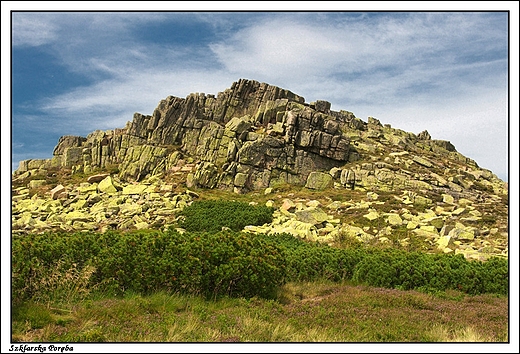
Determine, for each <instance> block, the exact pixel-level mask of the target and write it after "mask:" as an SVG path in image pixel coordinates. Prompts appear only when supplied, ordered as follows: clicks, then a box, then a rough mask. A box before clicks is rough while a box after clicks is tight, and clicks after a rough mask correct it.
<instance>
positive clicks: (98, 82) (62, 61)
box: [11, 11, 509, 180]
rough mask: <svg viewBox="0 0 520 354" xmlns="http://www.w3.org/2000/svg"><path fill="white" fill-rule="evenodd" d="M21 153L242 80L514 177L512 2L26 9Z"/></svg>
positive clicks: (17, 54)
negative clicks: (355, 7)
mask: <svg viewBox="0 0 520 354" xmlns="http://www.w3.org/2000/svg"><path fill="white" fill-rule="evenodd" d="M11 18H12V47H11V49H12V119H11V129H12V145H11V146H12V155H11V170H14V169H16V168H17V167H18V163H19V161H20V160H24V159H29V158H50V157H52V151H53V148H54V146H55V145H56V143H57V142H58V139H59V138H60V136H62V135H80V136H86V135H87V134H88V133H90V132H92V131H94V130H97V129H102V130H107V129H113V128H122V127H124V126H125V124H126V122H127V121H129V120H131V119H132V116H133V113H134V112H140V113H143V114H151V113H152V112H153V110H154V108H155V107H156V106H157V104H158V102H159V101H160V100H161V99H163V98H165V97H167V96H169V95H174V96H179V97H185V96H187V95H188V94H189V93H190V92H204V93H213V94H217V93H218V92H220V91H223V90H225V89H226V88H228V87H229V86H230V85H231V84H232V83H233V82H234V81H236V80H238V79H240V78H247V79H254V80H258V81H261V82H267V83H269V84H272V85H276V86H280V87H283V88H286V89H289V90H291V91H293V92H294V93H296V94H298V95H301V96H303V97H305V99H306V101H307V102H311V101H315V100H317V99H324V100H328V101H330V102H331V103H332V109H333V110H337V111H339V110H341V109H345V110H349V111H351V112H353V113H354V114H355V115H356V116H357V117H359V118H361V119H363V120H365V121H366V120H367V117H368V116H373V117H376V118H378V119H379V120H380V121H381V122H382V123H384V124H391V125H392V127H394V128H398V129H402V130H405V131H410V132H414V133H416V134H417V133H419V132H421V131H422V130H428V132H429V133H430V135H431V136H432V138H433V139H443V140H449V141H451V142H452V143H453V144H454V145H455V147H456V148H457V150H458V151H459V152H461V153H462V154H464V155H465V156H467V157H470V158H472V159H474V160H475V161H476V162H477V163H478V164H479V166H480V167H483V168H487V169H490V170H491V171H493V172H494V173H495V174H497V175H498V176H499V177H500V178H502V179H503V180H507V179H508V176H507V174H508V133H509V132H508V110H507V108H508V14H507V12H337V11H336V12H272V11H271V12H229V11H228V12H226V11H223V12H14V13H12V17H11Z"/></svg>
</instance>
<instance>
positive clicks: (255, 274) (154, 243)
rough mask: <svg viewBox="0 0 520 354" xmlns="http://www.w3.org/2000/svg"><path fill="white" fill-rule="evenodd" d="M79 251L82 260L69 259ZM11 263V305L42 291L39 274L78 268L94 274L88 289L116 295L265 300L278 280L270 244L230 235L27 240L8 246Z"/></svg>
mask: <svg viewBox="0 0 520 354" xmlns="http://www.w3.org/2000/svg"><path fill="white" fill-rule="evenodd" d="M87 243H88V245H87ZM80 244H84V245H85V248H84V252H78V251H76V250H77V246H78V245H80ZM12 262H13V263H12V264H13V272H12V275H13V278H12V284H13V287H12V289H13V298H31V297H34V296H35V295H36V294H37V293H38V292H40V291H45V290H46V289H45V284H44V283H45V282H46V281H45V279H46V276H45V272H44V271H43V270H44V269H56V265H57V264H59V265H60V268H61V269H62V270H63V272H65V271H66V270H68V269H70V268H71V267H73V266H74V267H76V266H78V265H79V264H80V265H83V266H89V267H94V268H95V269H96V271H95V272H94V273H93V275H92V277H91V279H90V284H89V285H90V286H102V287H104V288H105V289H110V290H111V291H116V292H124V291H127V290H131V291H135V292H143V293H150V292H153V291H158V290H167V291H178V292H183V293H195V294H203V295H206V296H218V295H229V296H244V297H252V296H255V295H258V296H262V297H269V296H271V295H273V294H274V291H275V289H276V288H277V286H279V285H281V284H282V281H283V279H284V275H285V265H284V259H283V255H282V251H281V250H280V249H279V247H278V246H277V245H276V244H275V243H273V242H270V241H268V240H265V239H263V238H262V237H260V236H252V235H246V234H242V233H233V232H219V233H213V234H212V233H185V234H180V233H178V232H176V231H173V230H171V231H167V232H160V231H156V232H133V233H126V234H123V233H116V232H107V233H105V234H94V233H75V234H70V235H66V234H44V235H30V236H24V237H17V238H14V239H13V257H12ZM54 273H55V272H54ZM47 290H49V289H47Z"/></svg>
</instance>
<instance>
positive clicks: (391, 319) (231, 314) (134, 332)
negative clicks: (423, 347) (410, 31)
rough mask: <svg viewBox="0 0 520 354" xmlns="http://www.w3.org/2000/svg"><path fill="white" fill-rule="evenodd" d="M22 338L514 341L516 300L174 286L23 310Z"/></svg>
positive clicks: (311, 288)
mask: <svg viewBox="0 0 520 354" xmlns="http://www.w3.org/2000/svg"><path fill="white" fill-rule="evenodd" d="M12 310H13V316H12V340H13V341H14V342H68V343H70V342H73V343H78V342H79V343H85V342H168V343H171V342H177V343H188V342H189V343H192V342H197V343H199V342H200V343H205V342H256V343H258V342H278V343H283V342H413V343H421V342H460V341H462V342H474V341H475V342H506V341H507V340H508V299H507V297H497V296H493V295H480V296H468V295H465V294H462V293H458V292H455V291H450V292H448V293H443V294H442V296H433V295H428V294H424V293H420V292H415V291H399V290H390V289H381V288H371V287H367V286H361V285H352V284H334V283H328V282H314V283H289V284H286V285H285V286H283V287H282V288H281V289H280V290H279V294H278V297H277V298H276V299H274V300H266V299H260V298H252V299H244V298H220V299H218V300H206V299H204V298H202V297H197V296H187V295H179V294H168V293H165V292H159V293H155V294H153V295H150V296H142V295H139V294H131V293H130V294H126V295H125V296H124V297H122V298H116V297H110V296H104V295H100V294H91V295H90V296H89V298H88V299H79V298H78V300H77V301H69V302H67V303H64V302H62V301H61V302H53V301H50V302H46V303H41V302H34V301H31V302H26V303H22V304H17V305H16V306H14V307H13V309H12Z"/></svg>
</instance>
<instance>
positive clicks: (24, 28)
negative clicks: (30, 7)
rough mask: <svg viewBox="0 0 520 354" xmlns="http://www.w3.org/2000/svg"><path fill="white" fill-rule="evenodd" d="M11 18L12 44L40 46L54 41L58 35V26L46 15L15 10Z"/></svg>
mask: <svg viewBox="0 0 520 354" xmlns="http://www.w3.org/2000/svg"><path fill="white" fill-rule="evenodd" d="M12 20H13V22H12V23H13V25H12V34H13V35H12V44H13V46H40V45H43V44H47V43H50V42H52V41H54V40H55V39H56V38H57V36H58V33H57V31H58V26H56V25H55V24H54V23H53V22H52V21H51V18H50V17H48V16H45V15H44V16H43V17H42V16H41V15H39V14H33V13H28V12H15V13H13V14H12Z"/></svg>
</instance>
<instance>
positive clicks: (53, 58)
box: [1, 1, 518, 352]
mask: <svg viewBox="0 0 520 354" xmlns="http://www.w3.org/2000/svg"><path fill="white" fill-rule="evenodd" d="M87 3H88V4H87ZM186 3H187V4H186ZM223 3H228V4H229V3H230V2H192V3H190V2H153V1H147V2H131V3H130V2H100V3H97V2H13V1H2V2H1V5H2V21H1V22H2V116H1V124H2V172H3V173H2V186H3V187H4V186H7V185H9V184H10V174H9V177H7V178H9V179H7V178H4V177H6V173H4V171H6V170H9V171H10V172H12V171H13V170H15V169H16V168H18V164H19V161H20V160H25V159H35V158H51V157H52V152H53V149H54V147H55V146H56V144H57V142H58V140H59V138H60V137H61V136H63V135H79V136H86V135H88V134H89V133H90V132H93V131H94V130H98V129H101V130H108V129H114V128H123V127H124V126H125V124H126V122H127V121H130V120H132V117H133V114H134V113H135V112H139V113H142V114H152V112H153V110H154V109H155V107H156V106H157V104H158V103H159V101H160V100H162V99H163V98H165V97H167V96H169V95H173V96H178V97H186V96H187V95H188V94H190V93H192V92H204V93H207V94H218V92H221V91H224V90H225V89H227V88H229V87H230V86H231V84H232V83H233V82H235V81H237V80H239V79H241V78H244V79H251V80H257V81H260V82H266V83H268V84H271V85H276V86H279V87H282V88H285V89H288V90H290V91H292V92H294V93H296V94H298V95H300V96H303V97H305V100H306V102H311V101H316V100H327V101H329V102H331V104H332V107H331V108H332V109H333V110H335V111H339V110H342V109H343V110H348V111H351V112H353V113H354V114H355V115H356V116H357V117H359V118H361V119H363V120H365V121H366V120H367V118H368V117H369V116H372V117H375V118H377V119H379V120H380V121H381V123H383V124H390V125H391V126H392V127H394V128H397V129H402V130H405V131H408V132H413V133H416V134H418V133H419V132H421V131H423V130H428V132H429V133H430V135H431V136H432V138H433V139H441V140H449V141H451V143H452V144H454V145H455V147H456V149H457V151H459V152H460V153H462V154H463V155H465V156H467V157H469V158H471V159H473V160H475V161H476V162H477V164H478V165H479V166H480V167H482V168H486V169H489V170H491V171H492V172H493V173H495V174H496V175H497V176H498V177H499V178H501V179H502V180H504V181H507V180H509V179H511V180H512V181H514V182H515V183H516V184H515V183H513V185H511V182H510V188H511V190H510V193H511V194H512V197H513V198H516V194H517V193H516V194H515V192H517V191H518V190H517V183H518V178H517V175H515V174H517V165H516V164H517V163H518V162H517V159H518V153H517V148H518V100H517V99H514V100H512V101H511V102H509V101H508V97H509V94H511V97H515V98H516V97H518V2H516V1H510V2H507V1H506V2H500V1H496V2H446V3H441V2H439V3H441V4H437V2H405V3H404V2H324V1H320V2H298V3H295V2H290V3H289V2H283V1H281V2H263V3H262V4H260V3H259V2H249V3H248V5H247V6H246V5H244V4H245V2H240V3H238V5H237V4H236V2H233V4H232V5H227V6H225V5H222V4H223ZM309 3H311V4H309ZM419 3H420V4H419ZM425 3H426V5H425ZM165 4H166V5H165ZM331 4H333V5H331ZM338 4H339V5H338ZM403 4H404V5H403ZM165 6H169V10H174V11H173V12H165V11H164V10H166V9H165ZM237 6H243V7H242V8H240V9H237V8H236V7H237ZM339 6H342V9H341V10H349V11H348V12H345V11H339V10H338V9H337V7H339ZM425 6H428V7H427V8H424V7H425ZM468 6H472V7H473V8H468ZM376 7H377V8H376ZM142 9H147V10H154V9H156V10H158V11H157V12H129V11H128V10H142ZM504 9H505V10H512V11H511V13H509V17H508V12H504V11H502V12H500V11H498V12H497V10H504ZM13 10H24V11H29V10H37V11H34V12H19V11H14V12H12V11H13ZM51 10H58V11H59V10H71V11H68V12H48V11H51ZM77 10H90V11H89V12H78V11H77ZM98 10H103V12H101V11H98ZM107 10H118V11H117V12H107ZM178 10H182V11H178ZM208 10H211V11H208ZM239 10H241V11H239ZM251 10H260V11H251ZM273 10H276V11H273ZM283 10H288V11H289V12H288V11H285V12H284V11H283ZM296 10H307V11H298V12H296ZM320 10H331V11H327V12H318V11H320ZM377 10H379V11H377ZM410 10H414V11H410ZM428 10H435V11H428ZM456 10H464V11H462V12H461V11H456ZM477 10H478V11H477ZM487 10H493V11H491V12H490V11H487ZM44 11H45V12H44ZM194 11H196V12H194ZM508 21H509V23H508ZM510 43H511V44H512V45H513V46H512V47H510V46H509V44H510ZM9 54H11V55H9ZM508 68H510V69H511V75H510V74H509V72H508ZM8 78H10V79H11V80H10V81H9V80H8ZM509 110H511V111H509ZM8 117H10V119H9V118H8ZM512 167H513V169H512ZM510 173H511V174H510ZM4 182H5V183H4ZM2 195H3V196H5V195H10V191H9V190H7V191H6V193H2ZM7 203H10V201H9V200H8V199H7V201H6V203H5V205H6V208H7V207H8V206H7ZM3 205H4V204H3ZM511 207H512V208H513V209H511V213H512V214H514V215H517V214H515V210H518V209H517V207H516V204H514V203H513V204H512V205H511ZM515 208H516V209H515ZM3 209H4V208H3ZM6 215H7V213H2V216H6ZM7 216H8V215H7ZM511 222H512V223H513V224H512V227H513V228H515V229H517V226H516V221H514V220H511ZM2 225H4V227H5V226H6V225H8V220H6V221H5V222H2ZM8 231H9V230H6V232H8ZM5 240H6V238H3V241H2V242H4V241H5ZM6 242H8V241H6ZM510 242H511V245H512V246H511V245H510V248H511V247H512V248H513V249H514V250H516V247H517V246H518V245H517V244H516V243H515V242H516V239H514V238H513V239H510ZM2 249H4V250H6V249H7V250H8V249H9V248H8V245H7V247H2ZM513 258H515V257H513ZM6 259H8V257H2V262H3V263H2V265H3V266H2V268H3V269H4V270H5V269H9V264H4V263H5V262H4V261H5V260H6ZM6 262H7V261H6ZM4 265H5V266H4ZM515 269H516V268H513V269H512V271H516V270H515ZM516 272H517V271H516ZM516 274H517V273H516ZM511 275H513V274H511ZM4 279H6V277H4V276H3V277H2V282H3V280H4ZM512 279H516V278H515V277H514V276H512ZM4 300H5V298H4V296H3V295H2V306H3V305H4ZM513 313H516V312H513ZM6 327H8V326H3V330H2V335H3V337H2V338H4V329H5V328H6ZM512 333H516V332H514V330H513V332H512ZM511 339H514V338H511ZM514 343H516V345H517V344H518V341H517V338H516V339H514ZM305 348H307V347H304V348H299V349H298V350H300V351H305V350H306V349H305ZM309 348H310V347H309ZM372 348H373V347H372ZM410 348H412V349H410V350H412V352H421V351H422V350H423V348H418V347H410ZM128 349H129V351H132V347H129V348H128ZM155 349H160V348H157V347H156V348H155ZM226 349H228V350H231V351H233V348H226ZM243 349H244V348H239V350H243ZM245 349H250V348H245ZM267 349H268V350H269V349H271V348H267ZM456 349H458V348H456ZM283 350H288V348H287V347H284V348H283ZM356 350H360V351H363V350H364V348H360V347H356ZM375 350H378V349H377V348H376V349H375ZM385 350H386V349H385ZM399 350H400V351H402V352H405V351H406V350H407V348H404V349H403V347H401V348H399ZM448 350H449V349H448ZM482 350H484V349H482ZM499 350H500V349H499ZM231 351H230V352H231Z"/></svg>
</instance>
